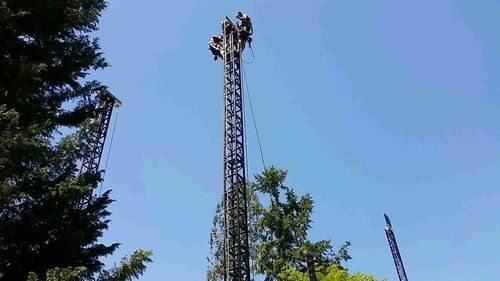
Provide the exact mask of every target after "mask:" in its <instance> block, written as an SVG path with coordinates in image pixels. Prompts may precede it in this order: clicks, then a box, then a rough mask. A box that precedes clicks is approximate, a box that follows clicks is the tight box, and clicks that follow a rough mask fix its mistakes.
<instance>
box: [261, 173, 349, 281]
mask: <svg viewBox="0 0 500 281" xmlns="http://www.w3.org/2000/svg"><path fill="white" fill-rule="evenodd" d="M286 174H287V173H286V171H284V170H280V169H277V168H274V167H271V168H268V169H266V170H265V171H264V172H263V173H262V174H260V175H257V176H256V177H255V178H256V182H255V184H254V188H255V189H256V190H257V191H259V192H261V193H262V194H264V195H266V196H269V201H270V202H269V204H268V206H267V208H262V209H261V211H260V214H261V217H260V219H259V220H258V221H257V223H256V233H257V238H258V239H257V245H256V249H257V252H256V261H255V263H256V265H257V273H259V274H264V275H265V276H266V280H277V278H278V275H279V273H280V272H281V271H282V270H283V269H284V268H289V267H292V268H296V269H297V270H299V271H301V272H305V271H306V270H307V268H306V255H310V256H311V258H312V260H313V261H314V263H315V265H316V266H325V267H327V266H330V265H333V264H336V265H338V266H340V262H342V261H347V260H349V259H350V256H349V255H348V254H347V247H348V246H349V245H350V243H349V242H346V244H344V245H343V246H342V247H341V248H340V251H339V252H338V253H334V251H333V247H332V245H331V242H330V240H321V241H318V242H315V243H313V242H311V241H310V240H309V239H308V236H307V232H308V230H309V229H310V228H311V219H310V217H311V214H312V212H313V200H312V198H311V196H310V195H309V194H305V195H303V196H301V197H299V196H297V194H295V192H294V191H293V189H291V188H289V187H287V186H286V185H285V179H286Z"/></svg>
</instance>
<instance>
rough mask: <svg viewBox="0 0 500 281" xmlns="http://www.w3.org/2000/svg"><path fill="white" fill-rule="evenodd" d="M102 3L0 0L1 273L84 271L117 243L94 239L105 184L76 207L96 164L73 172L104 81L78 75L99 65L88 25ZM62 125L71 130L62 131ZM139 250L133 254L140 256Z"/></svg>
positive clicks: (10, 277)
mask: <svg viewBox="0 0 500 281" xmlns="http://www.w3.org/2000/svg"><path fill="white" fill-rule="evenodd" d="M105 7H106V2H105V1H104V0H37V1H32V0H0V280H2V281H3V280H6V281H17V280H19V281H25V280H26V279H27V278H28V274H29V272H32V273H30V278H31V279H33V278H35V277H36V276H38V277H40V278H41V277H43V276H45V275H46V274H47V276H49V275H50V274H56V275H57V274H59V273H58V272H59V271H58V269H57V268H63V269H67V268H77V269H78V270H79V271H78V274H82V275H81V276H82V277H81V278H83V279H90V278H91V277H92V276H94V275H96V274H97V273H99V272H103V271H102V270H103V268H102V267H103V264H102V262H101V261H100V260H99V259H100V258H101V257H104V256H107V255H110V254H112V253H113V252H114V251H115V249H116V248H117V247H118V244H117V243H113V244H111V245H104V244H101V243H98V239H99V238H100V237H101V236H102V234H103V231H104V230H106V229H107V227H108V223H109V219H108V217H109V212H108V211H107V207H108V205H109V204H110V203H111V202H112V200H111V199H110V197H109V195H110V193H109V191H108V192H104V193H103V194H102V195H100V196H98V197H96V198H94V199H93V200H92V201H91V202H90V204H89V205H88V206H87V207H86V208H78V207H77V206H79V202H81V200H82V198H83V197H84V196H86V195H88V194H89V192H92V189H93V188H95V187H96V186H97V184H98V182H99V181H100V180H101V174H100V173H97V174H94V175H86V176H85V177H80V176H78V175H77V174H78V173H77V163H78V162H79V161H81V159H82V155H83V154H84V152H85V151H86V149H87V145H86V140H87V136H86V132H88V131H87V130H88V129H89V128H88V127H86V126H85V125H86V124H88V123H89V122H88V120H89V118H93V117H95V116H96V115H97V114H99V112H97V111H96V110H95V108H96V103H97V102H98V99H97V94H98V93H99V92H100V91H102V90H104V89H105V87H104V86H103V85H101V84H100V83H99V82H98V81H91V80H90V81H89V80H87V79H86V77H87V75H88V73H89V72H90V71H94V70H97V69H102V68H105V67H106V66H107V63H106V61H105V59H104V57H103V55H102V53H101V52H100V48H99V44H98V40H97V38H95V37H93V35H92V32H94V31H96V30H97V28H98V20H99V17H100V15H101V12H102V11H103V10H104V9H105ZM64 128H71V129H73V130H74V131H76V132H75V133H73V134H70V135H62V134H61V133H60V132H61V131H62V129H64ZM141 257H142V258H141V262H140V263H139V264H142V265H143V263H144V262H147V261H149V260H148V259H149V256H147V257H146V256H141ZM136 266H138V265H137V264H136ZM82 268H84V270H83V272H80V270H82ZM137 268H140V266H138V267H137ZM56 275H50V276H56ZM79 276H80V275H79Z"/></svg>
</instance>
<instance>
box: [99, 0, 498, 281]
mask: <svg viewBox="0 0 500 281" xmlns="http://www.w3.org/2000/svg"><path fill="white" fill-rule="evenodd" d="M237 10H242V11H245V12H247V13H248V14H249V15H250V16H251V17H252V19H253V23H254V29H255V34H254V44H253V45H254V51H255V62H254V63H253V64H249V65H246V71H247V76H248V79H249V87H250V91H251V94H252V100H253V105H254V109H255V114H256V118H257V122H258V124H259V129H260V134H261V139H262V143H263V148H264V153H265V157H266V162H267V164H269V165H270V164H272V165H275V166H277V167H281V168H286V169H288V170H289V179H288V184H289V185H290V186H292V187H294V188H295V189H296V190H297V192H299V193H300V194H303V193H306V192H308V193H310V194H311V195H312V196H313V198H314V199H315V213H314V216H313V220H314V224H313V229H312V230H311V233H310V235H311V237H312V238H313V239H314V240H318V239H332V240H333V241H334V243H335V245H339V243H340V242H341V241H344V240H350V241H352V248H351V251H350V253H351V255H352V257H353V260H352V261H350V262H349V263H348V264H347V267H348V268H349V269H350V270H351V271H364V272H367V273H372V274H375V275H376V276H377V277H379V278H382V277H388V278H389V280H393V281H394V280H397V277H396V274H395V269H394V265H393V262H392V258H391V255H390V252H389V249H388V244H387V241H386V238H385V234H384V228H383V227H384V220H383V213H384V212H387V213H388V214H389V215H390V217H391V219H392V222H393V225H394V229H395V231H396V237H397V238H398V243H399V245H400V248H401V252H402V255H403V259H404V262H405V264H406V268H407V272H408V275H409V278H410V280H422V281H448V280H450V281H471V280H472V281H474V280H478V281H496V280H499V278H500V254H499V253H500V207H499V206H500V192H499V189H500V79H499V78H500V36H499V31H498V30H499V26H500V4H499V3H498V1H493V0H481V1H451V0H440V1H436V0H420V1H388V0H380V1H352V0H343V1H326V0H308V1H294V0H292V1H284V0H283V1H279V0H246V1H243V0H182V1H164V0H147V1H132V0H110V5H109V8H108V9H107V11H106V12H105V13H104V14H103V17H102V21H101V31H100V32H99V33H98V34H99V36H100V37H101V43H102V48H103V51H104V52H105V55H106V57H107V59H108V61H109V62H110V63H111V65H112V67H110V68H109V69H107V70H105V71H101V72H99V73H97V74H96V75H95V77H96V78H98V79H100V80H102V81H103V82H104V83H106V84H107V85H108V86H109V88H110V90H111V91H112V92H113V93H114V94H115V95H116V96H118V97H119V98H120V99H121V100H122V101H123V107H122V108H121V109H120V114H119V121H118V126H117V129H116V134H115V139H114V145H113V150H112V155H111V160H110V162H109V166H108V173H107V175H106V183H105V187H108V188H112V189H113V197H114V198H116V199H117V201H116V202H115V203H113V205H112V207H111V210H112V212H113V215H112V217H111V219H112V223H111V224H110V229H109V231H108V232H107V234H106V236H105V237H104V238H103V239H104V241H110V242H111V241H113V242H114V241H119V242H122V243H123V245H122V246H121V248H120V250H119V251H118V252H117V255H116V256H114V257H113V258H111V259H110V260H109V262H113V261H115V260H116V259H117V258H118V257H119V256H123V255H125V254H127V253H130V252H132V251H133V250H134V249H137V248H140V247H143V248H147V249H152V250H153V251H154V254H155V255H154V263H153V264H151V265H150V266H149V268H148V271H147V273H146V274H145V275H144V277H143V278H142V279H141V280H144V281H156V280H203V279H204V277H205V270H206V266H207V263H206V256H207V253H208V233H209V229H210V225H211V222H212V215H213V210H214V208H215V204H216V202H217V200H218V199H219V198H220V196H221V191H222V190H221V124H222V121H221V118H222V84H221V83H222V76H221V75H222V73H221V71H222V66H221V64H220V61H217V62H213V60H212V57H211V55H210V53H209V51H208V50H207V42H208V39H209V37H210V36H211V35H212V34H217V33H219V21H220V20H221V18H222V17H223V16H224V15H226V14H228V15H230V16H232V15H233V14H234V13H235V12H236V11H237ZM246 55H249V54H248V53H247V54H246ZM248 125H249V129H251V128H252V127H250V123H249V124H248ZM248 141H249V142H248V145H249V148H248V154H249V161H250V167H249V169H250V173H251V174H254V173H256V172H259V171H260V170H261V165H260V158H259V153H258V147H257V145H256V141H255V135H254V134H253V130H249V134H248Z"/></svg>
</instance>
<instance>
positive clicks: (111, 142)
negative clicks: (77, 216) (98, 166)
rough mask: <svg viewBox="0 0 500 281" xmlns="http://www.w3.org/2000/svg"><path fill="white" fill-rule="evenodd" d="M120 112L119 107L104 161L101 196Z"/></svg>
mask: <svg viewBox="0 0 500 281" xmlns="http://www.w3.org/2000/svg"><path fill="white" fill-rule="evenodd" d="M118 113H120V109H117V111H116V115H115V122H114V124H113V131H111V139H110V141H109V147H108V155H106V162H105V163H104V172H103V174H102V181H101V187H100V188H99V196H101V192H102V185H103V184H104V177H105V176H106V170H107V168H108V162H109V156H110V155H111V147H112V146H113V139H114V137H115V129H116V122H117V121H118Z"/></svg>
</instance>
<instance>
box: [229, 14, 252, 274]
mask: <svg viewBox="0 0 500 281" xmlns="http://www.w3.org/2000/svg"><path fill="white" fill-rule="evenodd" d="M223 37H224V38H223V40H224V41H223V56H222V57H223V65H224V166H223V170H224V180H223V181H224V229H225V231H224V267H225V270H224V272H225V273H224V280H225V281H249V280H250V261H249V260H250V253H249V246H248V217H247V198H246V175H245V155H244V152H245V149H244V142H245V139H244V127H243V93H242V87H241V72H240V70H241V69H240V66H241V56H240V54H241V51H240V50H241V49H242V48H241V42H240V41H239V40H238V32H237V30H236V28H235V25H234V24H232V23H231V22H230V21H229V20H228V19H226V20H225V21H224V22H223Z"/></svg>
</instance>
